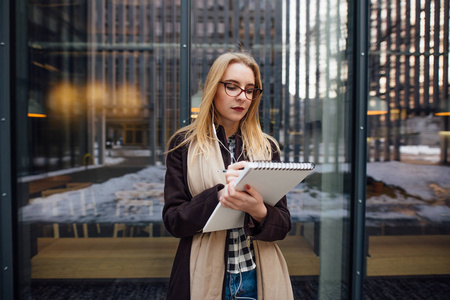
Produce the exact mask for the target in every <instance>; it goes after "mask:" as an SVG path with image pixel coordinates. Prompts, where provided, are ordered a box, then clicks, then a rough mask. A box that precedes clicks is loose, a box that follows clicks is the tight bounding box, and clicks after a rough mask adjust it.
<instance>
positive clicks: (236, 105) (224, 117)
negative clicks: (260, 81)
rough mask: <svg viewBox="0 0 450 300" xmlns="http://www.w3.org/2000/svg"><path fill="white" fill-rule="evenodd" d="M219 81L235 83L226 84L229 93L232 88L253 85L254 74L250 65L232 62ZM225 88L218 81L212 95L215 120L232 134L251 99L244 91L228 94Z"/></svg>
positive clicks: (236, 89) (243, 87) (244, 87)
mask: <svg viewBox="0 0 450 300" xmlns="http://www.w3.org/2000/svg"><path fill="white" fill-rule="evenodd" d="M221 82H225V83H232V84H234V85H235V86H233V85H228V91H229V93H230V90H233V89H234V90H235V91H239V92H240V91H241V90H239V89H238V88H237V87H240V88H241V89H249V88H253V87H255V75H254V74H253V71H252V69H250V67H248V66H246V65H244V64H242V63H233V64H230V65H229V66H228V67H227V69H226V70H225V73H224V74H223V77H222V79H221ZM236 86H237V87H236ZM225 89H226V85H225V84H223V83H219V86H218V87H217V92H216V96H215V97H214V107H215V110H216V111H217V113H218V116H219V117H218V118H219V119H218V120H217V121H218V122H219V124H220V125H222V126H223V127H224V128H225V131H226V132H227V136H228V135H229V134H228V133H230V134H233V133H235V132H236V131H237V129H238V127H239V121H240V120H241V119H242V118H243V117H244V116H245V114H246V113H247V111H248V109H249V107H250V104H251V103H252V101H250V100H248V99H247V98H246V96H245V93H246V92H245V91H243V92H242V93H240V94H239V95H237V96H229V95H228V94H227V93H226V91H225Z"/></svg>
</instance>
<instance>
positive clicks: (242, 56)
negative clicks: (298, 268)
mask: <svg viewBox="0 0 450 300" xmlns="http://www.w3.org/2000/svg"><path fill="white" fill-rule="evenodd" d="M261 93H262V85H261V77H260V71H259V66H258V64H257V63H256V62H255V60H254V59H253V57H251V56H250V55H249V54H246V53H241V52H232V53H225V54H222V55H221V56H219V57H218V58H217V59H216V60H215V62H214V63H213V65H212V67H211V69H210V71H209V73H208V76H207V78H206V82H205V85H204V91H203V99H202V102H201V104H200V112H199V114H198V117H197V119H196V121H195V122H193V123H192V124H190V125H189V126H186V127H184V128H182V129H180V130H178V132H176V133H175V134H174V135H173V136H172V138H171V139H170V140H169V143H168V152H167V160H166V166H167V171H166V177H165V182H166V185H165V187H164V198H165V205H164V209H163V220H164V224H165V226H166V228H167V230H168V231H169V232H170V233H171V234H172V235H173V236H175V237H179V238H181V239H180V243H179V246H178V250H177V254H176V256H175V261H174V264H173V268H172V273H171V277H170V282H169V290H168V296H167V298H168V299H292V298H293V296H292V287H291V284H290V280H289V274H288V271H287V266H286V263H285V261H284V258H283V256H282V254H281V252H280V251H279V248H278V246H277V245H276V244H275V243H274V241H276V240H281V239H283V238H284V237H285V236H286V234H287V233H288V232H289V230H290V229H291V222H290V214H289V211H288V209H287V205H286V197H283V198H282V199H281V200H280V201H279V202H278V203H277V204H276V205H275V206H269V205H266V204H264V202H263V199H262V198H261V196H260V194H259V193H258V191H256V190H255V189H253V188H252V187H251V186H248V185H247V186H246V191H245V192H238V191H236V190H234V187H233V183H234V180H235V179H236V178H237V177H238V176H239V173H240V172H241V169H242V168H243V167H245V164H246V161H254V160H279V152H280V151H279V147H278V144H277V143H276V141H275V140H274V139H273V138H272V137H270V136H268V135H266V134H265V133H263V132H262V130H261V127H260V123H259V119H258V106H259V103H260V100H261ZM225 168H227V172H226V173H225V174H224V173H222V172H218V170H222V169H225ZM219 201H220V202H221V203H222V205H223V206H225V207H229V208H233V209H237V210H241V211H244V212H246V217H245V224H244V227H243V228H237V229H232V230H223V231H216V232H211V233H202V228H203V226H204V225H205V223H206V222H207V220H208V218H209V216H210V215H211V213H212V212H213V211H214V208H215V207H216V205H217V204H218V202H219Z"/></svg>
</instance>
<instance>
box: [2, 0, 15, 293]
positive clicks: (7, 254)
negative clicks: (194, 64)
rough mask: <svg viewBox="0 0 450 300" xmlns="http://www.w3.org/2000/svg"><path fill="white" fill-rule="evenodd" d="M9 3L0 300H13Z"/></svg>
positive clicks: (6, 13) (5, 4)
mask: <svg viewBox="0 0 450 300" xmlns="http://www.w3.org/2000/svg"><path fill="white" fill-rule="evenodd" d="M9 5H10V1H1V4H0V20H1V21H0V71H1V73H0V145H1V149H0V150H1V151H0V260H1V265H0V268H1V269H0V298H1V299H5V300H6V299H14V280H13V234H12V230H11V228H12V215H13V214H12V200H11V199H12V198H11V192H12V188H11V112H10V101H9V99H10V97H11V91H10V57H11V56H10V49H11V46H10V41H11V39H10V32H9V28H10V21H11V19H10V6H9Z"/></svg>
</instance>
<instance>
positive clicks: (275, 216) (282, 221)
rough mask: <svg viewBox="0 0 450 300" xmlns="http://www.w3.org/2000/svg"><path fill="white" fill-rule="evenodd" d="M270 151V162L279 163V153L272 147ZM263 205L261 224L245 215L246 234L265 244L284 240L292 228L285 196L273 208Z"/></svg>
mask: <svg viewBox="0 0 450 300" xmlns="http://www.w3.org/2000/svg"><path fill="white" fill-rule="evenodd" d="M272 149H273V153H274V154H273V156H272V161H280V153H279V152H278V151H277V150H276V147H275V146H274V145H273V147H272ZM265 205H266V208H267V216H266V218H265V219H264V222H263V223H262V224H259V223H258V222H256V221H255V220H254V219H253V218H252V217H250V215H248V214H246V218H245V227H244V229H245V231H246V234H247V235H250V236H251V238H252V239H253V240H261V241H267V242H273V241H277V240H282V239H284V238H285V237H286V235H287V234H288V233H289V231H290V230H291V226H292V224H291V214H290V212H289V209H288V207H287V199H286V196H283V198H281V199H280V201H278V202H277V204H275V206H271V205H268V204H265Z"/></svg>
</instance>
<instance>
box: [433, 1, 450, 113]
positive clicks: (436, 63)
mask: <svg viewBox="0 0 450 300" xmlns="http://www.w3.org/2000/svg"><path fill="white" fill-rule="evenodd" d="M444 1H447V2H448V1H449V0H444ZM440 8H441V1H440V0H435V1H434V28H433V37H434V39H433V48H434V51H433V54H434V55H433V106H434V107H433V110H434V111H437V110H439V99H440V97H439V49H440V45H439V44H440V38H439V35H440V33H441V31H440V28H439V27H440V26H441V22H440V17H441V14H440ZM447 53H448V52H447ZM430 100H431V99H430Z"/></svg>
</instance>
